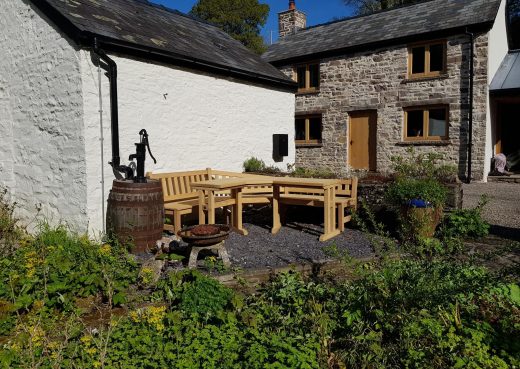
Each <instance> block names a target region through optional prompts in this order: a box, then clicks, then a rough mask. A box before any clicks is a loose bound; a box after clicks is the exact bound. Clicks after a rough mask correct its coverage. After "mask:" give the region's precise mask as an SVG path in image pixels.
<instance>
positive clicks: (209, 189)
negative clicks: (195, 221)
mask: <svg viewBox="0 0 520 369" xmlns="http://www.w3.org/2000/svg"><path fill="white" fill-rule="evenodd" d="M272 181H273V180H272V178H271V177H262V176H258V177H253V176H251V177H246V178H221V179H212V180H208V181H201V182H197V183H193V184H192V185H191V187H192V188H193V189H196V190H198V191H199V224H206V216H205V214H204V207H206V208H207V210H208V223H209V224H214V223H215V197H216V196H217V195H218V192H222V191H226V190H230V191H231V197H230V199H229V201H227V202H221V201H219V203H220V204H225V205H232V216H231V221H232V226H233V227H234V228H235V229H236V231H237V232H238V233H240V234H242V235H247V234H248V232H247V230H246V229H245V228H244V226H243V224H242V205H243V202H242V191H243V189H244V188H245V187H248V186H262V185H271V184H272ZM219 206H222V205H219Z"/></svg>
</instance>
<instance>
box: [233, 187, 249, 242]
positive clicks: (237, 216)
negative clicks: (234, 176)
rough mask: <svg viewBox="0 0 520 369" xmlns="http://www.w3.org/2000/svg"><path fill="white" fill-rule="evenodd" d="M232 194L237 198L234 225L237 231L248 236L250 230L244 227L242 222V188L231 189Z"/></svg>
mask: <svg viewBox="0 0 520 369" xmlns="http://www.w3.org/2000/svg"><path fill="white" fill-rule="evenodd" d="M231 195H232V196H233V198H234V199H235V206H234V207H233V208H234V209H235V212H234V216H233V221H234V222H233V227H235V229H236V231H237V232H238V233H240V234H242V235H244V236H247V234H248V232H247V230H246V229H244V225H243V224H242V188H234V189H232V190H231Z"/></svg>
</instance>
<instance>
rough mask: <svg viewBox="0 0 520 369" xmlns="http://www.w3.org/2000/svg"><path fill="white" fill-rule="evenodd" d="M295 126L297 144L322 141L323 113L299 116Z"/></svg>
mask: <svg viewBox="0 0 520 369" xmlns="http://www.w3.org/2000/svg"><path fill="white" fill-rule="evenodd" d="M295 128H296V131H295V136H294V137H295V141H296V146H305V145H317V144H320V143H321V115H308V116H297V117H296V120H295Z"/></svg>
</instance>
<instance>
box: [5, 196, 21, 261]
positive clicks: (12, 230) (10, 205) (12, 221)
mask: <svg viewBox="0 0 520 369" xmlns="http://www.w3.org/2000/svg"><path fill="white" fill-rule="evenodd" d="M15 208H16V203H14V202H12V201H10V200H9V198H8V192H7V189H6V188H2V187H0V257H8V256H10V255H11V254H12V253H13V252H14V251H15V250H16V247H17V246H18V245H17V244H18V242H19V241H20V240H21V239H22V238H23V237H24V231H23V229H22V228H21V227H20V226H19V225H18V219H17V218H16V217H15V216H14V210H15Z"/></svg>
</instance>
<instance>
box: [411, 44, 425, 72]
mask: <svg viewBox="0 0 520 369" xmlns="http://www.w3.org/2000/svg"><path fill="white" fill-rule="evenodd" d="M425 50H426V49H425V48H424V46H421V47H414V48H412V74H416V73H424V61H425V53H426V51H425Z"/></svg>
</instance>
